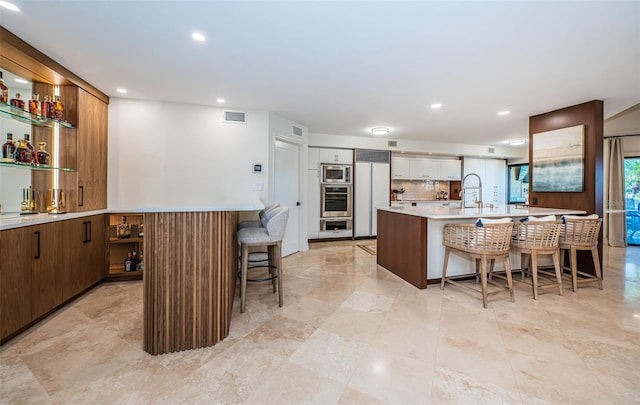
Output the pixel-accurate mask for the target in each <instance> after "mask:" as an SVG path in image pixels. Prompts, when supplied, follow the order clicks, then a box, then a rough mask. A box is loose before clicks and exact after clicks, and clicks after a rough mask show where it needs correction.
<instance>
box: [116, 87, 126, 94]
mask: <svg viewBox="0 0 640 405" xmlns="http://www.w3.org/2000/svg"><path fill="white" fill-rule="evenodd" d="M116 91H117V92H118V93H122V94H127V89H123V88H122V87H119V88H117V89H116Z"/></svg>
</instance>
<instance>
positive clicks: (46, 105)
mask: <svg viewBox="0 0 640 405" xmlns="http://www.w3.org/2000/svg"><path fill="white" fill-rule="evenodd" d="M40 109H41V111H42V116H43V117H47V118H51V119H54V118H55V117H56V106H55V104H54V103H53V101H51V97H49V96H44V101H43V102H42V103H41V104H40Z"/></svg>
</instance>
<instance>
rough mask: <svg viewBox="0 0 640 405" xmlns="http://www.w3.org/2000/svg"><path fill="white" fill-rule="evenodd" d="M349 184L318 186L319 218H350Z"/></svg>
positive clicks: (350, 190)
mask: <svg viewBox="0 0 640 405" xmlns="http://www.w3.org/2000/svg"><path fill="white" fill-rule="evenodd" d="M352 201H353V198H352V188H351V184H344V185H343V184H340V185H338V184H323V185H321V186H320V216H321V217H322V218H334V217H351V211H352Z"/></svg>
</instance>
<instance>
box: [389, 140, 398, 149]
mask: <svg viewBox="0 0 640 405" xmlns="http://www.w3.org/2000/svg"><path fill="white" fill-rule="evenodd" d="M387 145H388V146H390V147H393V148H395V147H397V146H398V141H387Z"/></svg>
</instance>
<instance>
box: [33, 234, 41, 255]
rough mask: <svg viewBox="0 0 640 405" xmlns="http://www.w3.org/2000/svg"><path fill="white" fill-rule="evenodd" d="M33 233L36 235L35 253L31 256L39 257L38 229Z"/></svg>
mask: <svg viewBox="0 0 640 405" xmlns="http://www.w3.org/2000/svg"><path fill="white" fill-rule="evenodd" d="M34 234H35V235H36V255H35V256H33V258H34V259H39V258H40V231H35V232H34Z"/></svg>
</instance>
